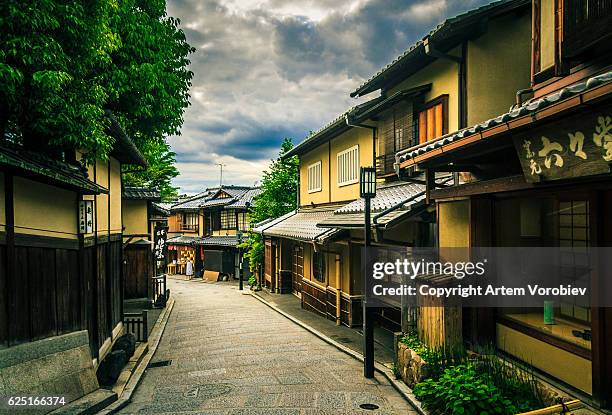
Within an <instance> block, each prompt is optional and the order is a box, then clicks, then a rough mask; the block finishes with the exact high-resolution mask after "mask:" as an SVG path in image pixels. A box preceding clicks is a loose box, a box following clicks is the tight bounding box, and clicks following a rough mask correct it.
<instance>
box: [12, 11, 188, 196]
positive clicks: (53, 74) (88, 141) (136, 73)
mask: <svg viewBox="0 0 612 415" xmlns="http://www.w3.org/2000/svg"><path fill="white" fill-rule="evenodd" d="M179 24H180V22H179V20H178V19H175V18H173V17H169V16H167V13H166V2H165V0H89V1H87V2H74V1H69V0H38V1H23V0H6V1H3V2H0V98H1V101H0V110H1V111H0V128H1V129H2V133H3V135H6V134H8V135H9V136H12V137H14V139H15V140H16V141H22V142H23V143H24V144H25V145H31V146H33V147H35V148H38V149H40V148H41V146H44V145H47V144H48V143H50V144H52V145H56V146H58V147H63V146H70V147H73V148H74V147H77V148H82V149H84V150H85V151H86V152H87V153H88V154H89V158H90V160H91V159H93V158H100V159H105V158H106V157H107V156H108V153H109V151H110V150H111V149H112V146H113V143H114V140H113V139H112V138H111V137H110V136H108V134H107V130H106V128H107V127H108V120H107V115H106V113H107V111H111V112H112V113H113V114H114V115H115V117H116V118H117V120H118V121H119V124H120V125H121V126H122V127H123V129H124V130H125V131H126V133H127V134H128V135H129V136H130V137H131V138H132V139H133V140H134V141H135V143H136V145H137V146H138V148H139V149H140V150H141V151H142V153H143V154H144V155H145V158H146V159H147V161H148V162H149V165H150V166H149V168H148V169H147V170H146V171H140V172H136V171H133V170H131V171H130V172H129V173H127V174H125V178H126V182H127V183H130V184H143V185H157V186H160V187H161V190H162V194H166V195H170V194H172V193H173V192H174V191H175V189H173V188H172V187H171V186H170V180H171V179H172V178H173V177H175V176H176V175H178V171H177V170H176V168H175V167H174V157H175V154H174V153H173V152H172V151H170V148H169V146H168V144H167V142H166V137H168V136H171V135H177V134H179V133H180V127H181V125H182V123H183V113H184V111H185V109H186V108H187V107H188V106H189V98H190V97H189V87H190V86H191V79H192V77H193V73H192V72H191V71H190V70H189V69H188V65H189V63H190V62H189V60H188V56H189V54H190V53H192V52H193V51H194V49H193V48H192V47H191V46H190V45H189V44H188V43H187V41H186V38H185V34H184V33H183V31H182V30H181V29H180V28H179ZM126 168H127V169H131V167H126Z"/></svg>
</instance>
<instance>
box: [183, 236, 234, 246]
mask: <svg viewBox="0 0 612 415" xmlns="http://www.w3.org/2000/svg"><path fill="white" fill-rule="evenodd" d="M193 244H194V245H205V246H224V247H236V246H237V245H238V237H237V236H236V235H212V236H205V237H203V238H198V239H196V240H195V241H194V242H193Z"/></svg>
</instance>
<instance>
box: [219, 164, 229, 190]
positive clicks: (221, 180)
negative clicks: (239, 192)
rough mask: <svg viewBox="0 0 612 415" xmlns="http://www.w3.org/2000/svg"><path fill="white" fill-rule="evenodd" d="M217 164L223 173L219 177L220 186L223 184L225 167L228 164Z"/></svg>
mask: <svg viewBox="0 0 612 415" xmlns="http://www.w3.org/2000/svg"><path fill="white" fill-rule="evenodd" d="M217 166H219V167H220V168H221V175H220V177H219V187H221V186H223V167H226V166H227V164H223V163H217Z"/></svg>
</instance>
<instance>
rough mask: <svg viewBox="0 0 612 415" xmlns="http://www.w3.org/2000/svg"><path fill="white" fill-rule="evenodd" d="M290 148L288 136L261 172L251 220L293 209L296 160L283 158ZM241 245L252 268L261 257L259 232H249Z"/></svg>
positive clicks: (260, 219)
mask: <svg viewBox="0 0 612 415" xmlns="http://www.w3.org/2000/svg"><path fill="white" fill-rule="evenodd" d="M292 148H293V144H292V142H291V139H290V138H285V139H284V140H283V142H282V144H281V149H280V152H279V155H278V158H276V159H275V160H272V161H271V162H270V166H269V168H268V170H266V171H264V172H263V179H262V181H261V189H262V192H261V193H260V194H259V196H257V198H255V200H254V202H253V205H252V206H251V210H250V213H249V217H250V220H251V223H258V222H261V221H264V220H266V219H270V218H277V217H279V216H282V215H284V214H287V213H289V212H291V211H292V210H294V209H296V207H297V191H298V166H299V161H298V158H297V157H296V156H294V157H289V158H284V155H285V154H286V153H287V152H288V151H289V150H291V149H292ZM244 247H245V248H246V256H247V257H248V258H249V265H250V267H251V269H253V270H254V269H255V268H256V267H257V266H258V265H259V264H261V263H262V260H263V249H264V246H263V241H262V238H261V235H259V234H256V233H253V232H251V233H249V237H248V239H247V240H246V242H245V244H244Z"/></svg>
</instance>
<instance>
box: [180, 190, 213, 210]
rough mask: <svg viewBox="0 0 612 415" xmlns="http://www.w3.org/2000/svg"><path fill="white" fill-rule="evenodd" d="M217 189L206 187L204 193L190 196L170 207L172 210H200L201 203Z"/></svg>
mask: <svg viewBox="0 0 612 415" xmlns="http://www.w3.org/2000/svg"><path fill="white" fill-rule="evenodd" d="M214 191H216V189H206V190H205V191H204V192H202V193H198V194H197V195H195V196H192V197H190V198H188V199H187V200H183V201H181V202H179V203H176V204H174V205H172V206H171V207H170V210H198V209H199V208H200V203H202V200H203V199H205V198H206V197H208V196H210V195H211V194H212V193H213V192H214Z"/></svg>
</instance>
